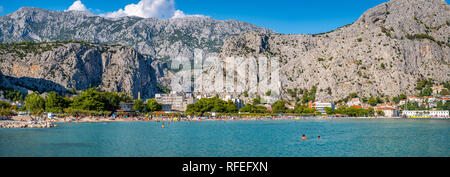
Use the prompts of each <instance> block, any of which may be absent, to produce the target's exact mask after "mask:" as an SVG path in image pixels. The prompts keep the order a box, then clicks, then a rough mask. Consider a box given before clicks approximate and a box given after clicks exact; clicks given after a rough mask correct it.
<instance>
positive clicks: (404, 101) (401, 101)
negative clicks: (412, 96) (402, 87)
mask: <svg viewBox="0 0 450 177" xmlns="http://www.w3.org/2000/svg"><path fill="white" fill-rule="evenodd" d="M398 104H399V105H404V104H406V99H404V100H400V102H399V103H398Z"/></svg>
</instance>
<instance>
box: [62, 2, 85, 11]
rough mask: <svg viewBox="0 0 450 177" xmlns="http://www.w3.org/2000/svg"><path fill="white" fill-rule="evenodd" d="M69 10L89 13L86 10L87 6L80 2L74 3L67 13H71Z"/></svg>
mask: <svg viewBox="0 0 450 177" xmlns="http://www.w3.org/2000/svg"><path fill="white" fill-rule="evenodd" d="M69 10H75V11H86V12H88V9H87V8H86V6H85V5H84V4H83V3H81V1H80V0H77V1H75V2H73V4H72V5H71V6H70V7H69V9H67V10H66V11H69Z"/></svg>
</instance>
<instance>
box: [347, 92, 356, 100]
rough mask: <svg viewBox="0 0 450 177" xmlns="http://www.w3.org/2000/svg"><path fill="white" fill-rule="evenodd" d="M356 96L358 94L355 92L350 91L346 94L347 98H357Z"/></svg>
mask: <svg viewBox="0 0 450 177" xmlns="http://www.w3.org/2000/svg"><path fill="white" fill-rule="evenodd" d="M357 97H358V94H357V93H350V94H349V95H348V98H350V99H351V98H357Z"/></svg>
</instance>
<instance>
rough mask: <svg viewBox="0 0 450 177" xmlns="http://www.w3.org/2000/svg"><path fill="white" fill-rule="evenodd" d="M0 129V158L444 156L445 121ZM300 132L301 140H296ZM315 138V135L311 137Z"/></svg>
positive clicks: (446, 148)
mask: <svg viewBox="0 0 450 177" xmlns="http://www.w3.org/2000/svg"><path fill="white" fill-rule="evenodd" d="M58 125H59V126H58V127H56V128H50V129H0V156H3V157H4V156H8V157H9V156H13V157H16V156H19V157H22V156H26V157H30V156H31V157H80V156H81V157H86V156H89V157H105V156H106V157H117V156H120V157H121V156H126V157H386V156H387V157H409V156H414V157H422V156H425V157H449V156H450V150H449V148H450V146H449V142H450V141H449V140H450V139H449V130H450V121H449V120H395V119H383V120H374V119H371V120H280V121H203V122H201V123H200V122H166V123H165V125H167V126H166V128H164V129H163V128H161V123H160V122H114V123H64V124H58ZM302 134H305V135H306V136H307V137H308V139H307V140H305V141H303V140H301V136H302ZM317 136H321V139H320V140H319V139H318V138H317Z"/></svg>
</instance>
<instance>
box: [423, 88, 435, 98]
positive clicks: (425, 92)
mask: <svg viewBox="0 0 450 177" xmlns="http://www.w3.org/2000/svg"><path fill="white" fill-rule="evenodd" d="M431 94H433V89H432V88H431V87H430V86H427V87H426V88H425V89H422V90H421V91H420V96H421V97H423V96H431Z"/></svg>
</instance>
